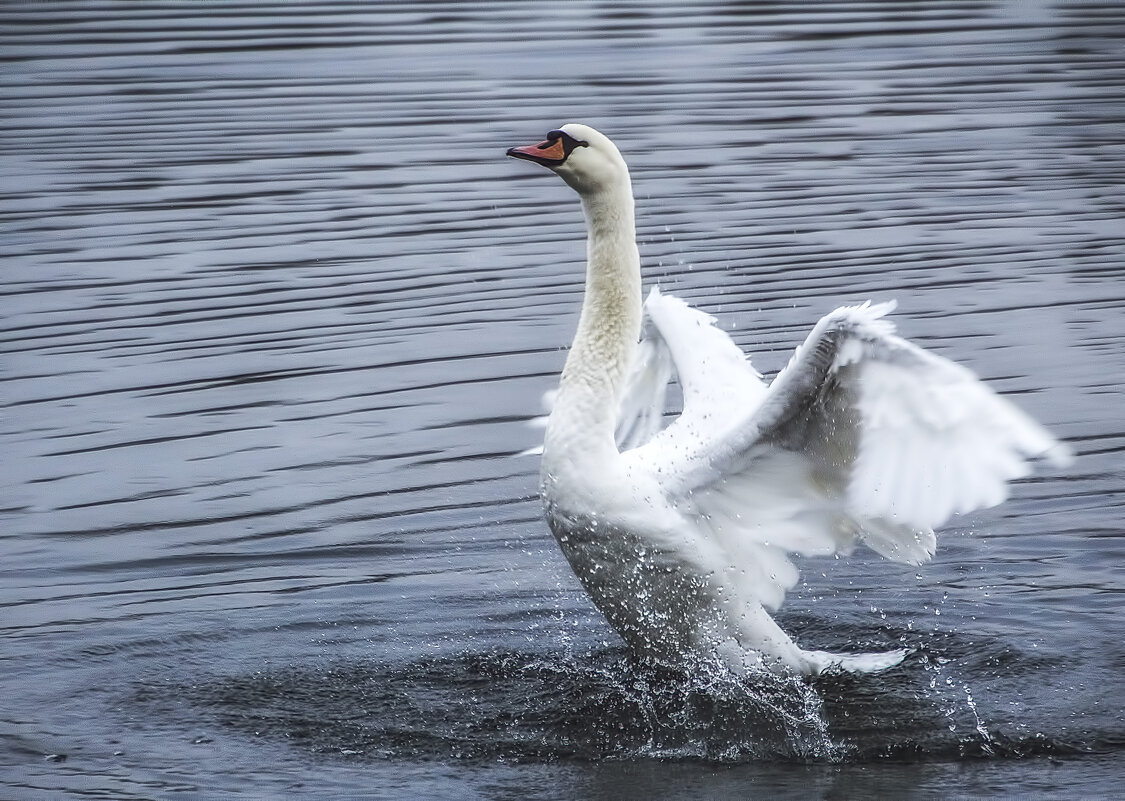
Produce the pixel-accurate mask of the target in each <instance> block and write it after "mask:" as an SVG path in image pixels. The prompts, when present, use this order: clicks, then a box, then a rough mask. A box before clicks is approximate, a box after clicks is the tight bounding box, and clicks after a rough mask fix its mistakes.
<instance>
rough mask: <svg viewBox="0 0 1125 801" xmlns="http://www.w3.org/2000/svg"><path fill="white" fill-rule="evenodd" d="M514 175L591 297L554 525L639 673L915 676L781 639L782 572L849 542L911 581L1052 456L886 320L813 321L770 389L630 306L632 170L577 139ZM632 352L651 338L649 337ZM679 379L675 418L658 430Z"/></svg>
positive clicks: (731, 350)
mask: <svg viewBox="0 0 1125 801" xmlns="http://www.w3.org/2000/svg"><path fill="white" fill-rule="evenodd" d="M508 155H509V156H512V157H514V158H517V159H523V160H527V161H531V162H534V163H536V164H540V165H543V166H544V167H547V168H549V169H550V170H552V171H553V172H555V173H556V174H557V175H558V176H559V177H560V178H562V179H563V181H565V182H566V183H567V184H569V185H570V186H571V187H572V188H573V189H574V190H575V191H577V193H578V195H579V198H580V199H581V202H582V209H583V212H584V215H585V220H586V227H587V236H588V239H587V266H586V286H585V294H584V297H583V301H582V309H581V314H580V316H579V321H578V329H577V332H576V334H575V336H574V342H573V344H572V346H571V348H570V351H569V353H568V356H567V359H566V364H565V366H564V368H563V372H562V376H561V379H560V381H559V385H558V389H557V390H556V391H555V393H554V399H553V408H552V409H551V412H550V415H549V417H548V420H547V428H546V434H545V438H544V442H543V448H542V462H541V470H540V492H541V496H542V499H543V503H544V508H545V515H546V519H547V523H548V525H549V527H550V529H551V532H552V533H553V535H554V537H555V539H556V540H557V541H558V544H559V546H560V548H561V549H562V552H563V554H564V555H565V557H566V559H567V561H568V562H569V563H570V566H571V567H572V569H573V570H574V573H575V575H576V576H577V577H578V579H579V581H580V582H581V583H582V585H583V587H584V588H585V590H586V591H587V592H588V594H589V595H590V598H591V599H592V600H593V602H594V604H595V605H596V606H597V608H598V609H599V610H600V611H601V612H602V614H603V615H604V616H605V618H606V619H607V620H608V622H609V623H610V625H611V626H612V627H613V628H614V629H615V630H616V631H617V632H618V634H620V636H621V638H622V639H623V640H624V641H625V643H626V644H627V645H628V646H629V648H630V649H631V650H632V651H633V652H634V653H635V654H636V655H637V656H638V657H639V658H642V659H646V660H654V661H656V662H658V663H663V664H673V665H686V664H688V663H687V662H686V659H687V658H688V657H689V656H692V655H694V656H695V657H697V658H698V657H703V658H705V659H710V660H714V661H716V662H717V663H719V664H722V665H724V666H726V667H728V668H730V669H732V670H735V671H738V672H739V673H740V674H748V673H749V671H752V670H765V671H769V672H771V673H774V674H777V675H782V676H793V675H803V676H812V675H816V674H818V673H820V672H822V671H824V670H826V669H829V668H833V669H838V670H846V671H852V672H871V671H877V670H883V669H886V668H889V667H892V666H894V665H896V664H898V663H899V662H901V661H902V659H903V658H904V657H905V656H906V654H907V651H906V650H903V649H898V650H894V651H890V652H886V653H875V654H865V653H859V654H855V653H852V654H838V653H829V652H826V651H814V650H805V649H802V648H801V647H799V646H798V645H797V643H796V642H794V640H793V639H792V638H791V637H790V636H789V635H788V634H786V632H785V631H783V630H782V629H781V627H780V626H779V625H778V624H777V623H776V622H775V621H774V620H773V618H772V616H771V613H773V612H776V611H777V609H778V608H779V606H780V605H781V603H782V600H783V598H784V596H785V593H786V591H787V590H789V589H791V588H792V587H793V586H794V584H796V582H797V578H798V573H797V569H796V567H795V565H794V562H793V556H794V555H799V556H801V557H813V556H821V557H823V556H829V555H832V554H847V553H849V552H850V551H851V549H852V548H853V547H854V546H855V545H856V544H857V543H862V544H865V545H866V546H868V547H869V548H871V549H873V550H874V551H876V552H877V553H879V554H881V555H882V556H884V557H886V558H887V559H890V560H893V561H896V562H901V563H905V564H911V565H917V564H921V563H923V562H925V561H927V560H928V559H929V558H930V557H931V556H932V555H933V553H934V548H935V538H934V531H933V530H934V528H935V527H937V526H940V525H941V524H942V523H944V522H945V521H946V520H947V519H949V517H950V516H951V515H953V514H954V513H963V512H968V511H970V510H973V509H978V508H983V507H987V506H993V505H995V504H998V503H1000V502H1001V501H1003V500H1004V499H1005V497H1006V496H1007V482H1008V481H1010V480H1011V479H1014V478H1018V477H1022V476H1025V475H1028V473H1029V472H1030V467H1029V460H1030V459H1033V458H1035V457H1044V458H1046V459H1048V460H1050V461H1051V462H1053V463H1054V464H1056V465H1059V466H1063V465H1065V464H1067V463H1068V461H1069V458H1070V457H1069V451H1068V449H1067V448H1066V446H1065V445H1062V444H1061V443H1059V442H1058V441H1056V440H1055V438H1054V437H1053V436H1051V434H1049V433H1048V432H1047V431H1046V430H1045V429H1043V428H1042V427H1041V426H1040V425H1039V424H1038V423H1036V422H1035V421H1033V420H1032V419H1030V418H1029V417H1028V416H1026V415H1025V414H1024V413H1023V412H1021V411H1019V410H1018V409H1017V408H1016V407H1015V406H1013V405H1012V404H1011V403H1009V402H1008V401H1006V400H1004V399H1002V398H1001V397H1000V396H998V395H996V394H995V393H994V392H992V391H991V390H990V389H988V388H987V387H986V386H985V385H984V384H983V383H981V382H980V381H979V380H978V379H977V378H976V377H975V376H974V375H973V374H972V373H971V372H969V371H968V370H967V369H965V368H963V367H960V366H958V365H956V364H954V363H953V362H951V361H948V360H947V359H944V358H942V357H940V356H936V355H934V354H932V353H929V352H927V351H925V350H923V349H922V348H920V347H918V346H916V345H914V344H912V343H910V342H908V341H906V340H904V339H902V338H900V337H899V336H897V335H896V334H895V331H894V327H893V325H892V324H891V323H890V322H889V321H888V320H887V319H886V317H885V315H886V314H887V313H888V312H890V311H891V310H892V309H893V308H894V304H893V302H885V303H879V304H873V303H871V302H870V301H868V302H866V303H864V304H862V305H858V306H845V307H842V308H839V309H836V310H835V311H833V312H831V313H829V314H828V315H826V316H825V317H824V318H822V319H821V320H820V321H819V322H818V323H817V324H816V326H815V327H814V328H813V330H812V332H811V333H810V334H809V336H808V338H807V339H806V340H805V342H804V344H802V345H801V346H799V347H798V348H797V350H796V352H795V353H794V354H793V356H792V358H791V359H790V361H789V363H788V365H787V366H786V367H785V368H784V369H783V370H782V371H781V372H780V373H779V374H778V375H777V376H776V378H774V380H773V381H772V382H771V383H769V384H768V385H767V384H766V383H765V382H764V381H763V380H762V377H761V376H760V375H759V374H758V373H757V372H756V371H755V370H754V369H753V367H752V366H751V364H750V362H749V361H748V360H747V358H746V357H745V355H744V354H743V353H742V351H741V350H740V349H739V348H738V347H737V346H736V345H735V344H734V342H733V341H731V339H730V338H729V337H728V336H727V335H726V334H725V333H724V332H723V331H722V330H720V329H719V328H718V327H716V325H715V320H714V319H713V318H712V317H710V316H709V315H707V314H705V313H703V312H700V311H697V310H694V309H692V308H690V307H689V306H688V305H687V304H685V303H684V302H683V301H681V300H679V299H677V298H675V297H673V296H671V295H667V294H662V293H661V292H660V291H659V290H658V289H655V288H654V289H653V290H652V291H651V293H650V294H649V295H648V298H647V300H646V301H645V302H644V303H643V306H642V298H641V273H640V259H639V255H638V251H637V244H636V230H635V221H634V206H633V193H632V185H631V182H630V178H629V169H628V166H627V165H626V163H625V160H624V159H623V158H622V157H621V154H620V152H619V151H618V149H617V147H616V146H615V145H614V144H613V142H612V141H610V139H609V138H608V137H606V136H605V135H603V134H601V133H600V132H598V131H596V130H594V129H593V128H591V127H589V126H587V125H581V124H577V123H570V124H567V125H564V126H562V127H561V128H559V129H558V130H554V131H551V132H550V133H548V134H547V138H546V140H545V141H543V142H540V143H538V144H533V145H527V146H522V147H513V148H511V149H510V150H508ZM642 334H643V336H642ZM673 373H674V374H675V375H676V376H677V377H678V380H679V382H680V385H681V388H682V393H683V410H682V412H681V414H680V415H679V416H678V417H677V418H676V419H675V420H674V421H673V422H671V424H669V425H667V426H664V425H663V421H664V405H663V404H664V395H665V390H666V387H667V384H668V383H669V381H670V380H671V379H672V376H673Z"/></svg>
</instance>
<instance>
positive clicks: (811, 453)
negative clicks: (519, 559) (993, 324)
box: [631, 303, 1069, 608]
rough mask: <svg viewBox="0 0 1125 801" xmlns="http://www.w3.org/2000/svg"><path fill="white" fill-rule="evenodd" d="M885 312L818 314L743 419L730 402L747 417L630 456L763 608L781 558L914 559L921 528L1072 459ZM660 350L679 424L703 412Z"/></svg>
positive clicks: (879, 308) (788, 583)
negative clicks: (673, 386)
mask: <svg viewBox="0 0 1125 801" xmlns="http://www.w3.org/2000/svg"><path fill="white" fill-rule="evenodd" d="M892 308H893V303H885V304H880V305H874V306H873V305H871V304H869V303H865V304H863V305H862V306H852V307H844V308H840V309H837V310H836V311H834V312H832V313H831V314H829V315H827V316H826V317H824V318H823V319H822V320H821V321H820V322H819V323H818V324H817V326H816V327H815V328H814V329H813V331H812V333H811V334H810V335H809V337H808V339H807V340H806V341H805V343H804V344H803V345H801V346H800V347H799V348H798V349H797V351H796V352H795V354H794V355H793V358H792V359H791V360H790V362H789V365H788V366H787V367H786V368H785V369H784V370H783V371H782V372H781V373H779V374H778V376H777V378H775V379H774V381H773V383H772V384H771V385H770V386H769V388H768V391H766V392H765V393H764V394H762V395H761V396H760V398H759V399H758V402H757V403H756V404H755V405H754V406H753V407H752V408H750V409H749V410H746V407H744V406H742V405H741V401H740V399H739V398H737V397H732V398H730V399H729V400H728V401H727V402H728V403H731V404H733V405H735V408H739V409H742V410H744V411H742V415H741V417H740V418H739V420H738V421H737V422H736V423H734V424H733V425H732V426H731V427H729V428H728V430H727V431H726V432H725V433H724V434H723V436H721V437H715V436H710V437H699V436H697V435H696V432H695V431H694V430H693V429H692V428H691V427H690V426H680V425H679V424H678V423H677V424H674V425H672V426H670V427H669V428H667V429H665V430H664V431H662V432H661V433H660V434H659V435H657V436H656V437H655V438H653V440H652V441H651V442H650V443H649V444H648V445H646V446H645V447H643V448H639V449H637V450H636V451H633V452H632V454H631V458H632V460H633V461H634V463H635V464H637V465H638V466H641V467H643V468H644V469H646V470H649V471H652V472H654V473H656V474H659V475H660V476H661V478H662V485H663V486H664V487H665V489H666V491H667V492H668V494H669V496H670V500H671V502H672V503H673V504H675V505H676V507H677V509H679V510H680V511H681V512H682V513H683V514H684V515H686V516H690V517H691V518H692V522H693V523H694V525H695V526H696V527H697V528H701V529H704V530H706V531H707V532H708V534H709V536H710V537H711V538H712V539H713V540H714V541H715V542H716V544H718V545H719V547H720V549H721V550H722V551H723V553H724V554H725V555H726V557H727V559H728V562H729V563H730V565H732V566H734V567H736V568H737V569H738V570H740V571H744V572H746V574H747V578H746V581H745V582H740V583H742V584H744V586H747V587H749V588H751V589H750V592H751V593H752V595H753V596H754V597H756V598H757V599H758V600H759V601H760V602H761V603H763V604H764V605H766V606H767V607H770V608H776V607H777V606H778V605H779V604H780V603H781V600H782V598H783V597H784V593H785V591H786V590H787V589H789V588H790V587H792V585H793V584H794V583H795V582H796V580H797V572H796V569H795V568H794V566H793V565H792V563H791V561H790V559H789V554H792V553H800V554H806V555H812V554H829V553H834V552H840V551H847V550H848V549H850V548H851V547H852V545H853V543H854V542H855V540H856V539H857V538H859V539H862V540H863V541H865V542H866V543H867V544H868V545H869V546H870V547H872V548H873V549H874V550H876V551H878V552H879V553H881V554H883V555H884V556H886V557H888V558H890V559H893V560H896V561H900V562H905V563H913V564H917V563H920V562H923V561H925V560H926V559H928V558H929V557H930V556H931V555H932V554H933V550H934V537H933V532H932V528H933V527H935V526H938V525H940V524H941V523H944V522H945V521H946V520H947V519H948V518H949V517H950V516H951V515H952V514H953V513H955V512H966V511H970V510H972V509H977V508H981V507H984V506H990V505H994V504H997V503H999V502H1001V501H1002V500H1004V498H1005V497H1006V496H1007V482H1008V481H1010V480H1011V479H1014V478H1017V477H1020V476H1024V475H1027V474H1028V472H1029V471H1030V467H1029V465H1028V460H1029V459H1030V458H1034V457H1036V456H1046V457H1047V458H1049V459H1051V460H1052V461H1054V462H1056V463H1058V464H1063V463H1065V462H1066V461H1067V460H1068V458H1069V457H1068V452H1067V450H1066V449H1065V447H1064V446H1062V445H1060V444H1059V443H1058V442H1057V441H1056V440H1055V439H1054V438H1053V437H1052V436H1051V435H1050V434H1049V433H1047V432H1046V431H1045V430H1044V429H1043V428H1042V427H1041V426H1039V425H1038V424H1037V423H1036V422H1034V421H1033V420H1031V419H1030V418H1029V417H1027V416H1026V415H1025V414H1023V412H1021V411H1019V410H1018V409H1017V408H1016V407H1015V406H1013V405H1012V404H1011V403H1009V402H1008V401H1006V400H1004V399H1003V398H1001V397H1000V396H998V395H996V394H995V393H994V392H992V391H991V390H990V389H988V388H987V387H986V386H985V385H984V384H982V383H981V382H980V381H979V380H977V378H976V377H975V376H974V375H973V374H972V373H971V372H969V371H968V370H966V369H964V368H962V367H959V366H958V365H955V364H953V363H952V362H950V361H948V360H947V359H944V358H941V357H939V356H936V355H934V354H931V353H928V352H926V351H924V350H922V349H921V348H919V347H917V346H915V345H912V344H911V343H909V342H907V341H906V340H904V339H902V338H901V337H898V336H897V335H896V334H895V333H894V328H893V326H892V324H891V323H890V322H889V321H887V320H885V319H884V315H885V314H886V313H887V312H889V311H890V310H891V309H892ZM712 330H714V331H717V329H712ZM664 333H665V337H666V338H667V336H668V332H664ZM719 333H720V335H721V332H719ZM728 341H729V340H728ZM732 347H733V345H732ZM670 351H671V353H672V354H673V357H674V360H675V364H676V368H677V370H678V372H679V374H680V377H681V380H682V381H685V386H684V395H685V410H684V415H683V419H690V418H691V416H692V415H694V413H695V412H694V410H693V409H692V408H691V404H692V402H693V400H692V399H694V398H697V397H705V398H708V399H709V400H708V401H707V402H706V403H705V404H704V407H703V408H708V406H707V404H709V403H713V402H714V401H713V400H710V398H711V397H712V396H711V395H708V394H706V393H704V392H702V391H700V392H698V393H697V392H696V391H695V390H694V389H691V388H689V386H688V384H689V383H690V382H691V381H692V380H694V379H693V374H692V372H691V371H690V370H686V369H680V365H681V364H682V363H683V361H682V360H681V358H680V357H679V354H680V353H682V354H683V359H685V360H686V359H688V358H694V357H695V354H694V353H693V352H691V351H690V350H687V349H677V348H675V347H670ZM695 378H698V377H695ZM718 389H719V390H721V389H722V388H721V387H719V388H718Z"/></svg>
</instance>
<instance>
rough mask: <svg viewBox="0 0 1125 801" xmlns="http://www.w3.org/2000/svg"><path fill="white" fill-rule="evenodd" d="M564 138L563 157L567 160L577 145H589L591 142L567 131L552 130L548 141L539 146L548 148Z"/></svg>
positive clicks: (542, 148) (541, 148)
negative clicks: (577, 137) (576, 137)
mask: <svg viewBox="0 0 1125 801" xmlns="http://www.w3.org/2000/svg"><path fill="white" fill-rule="evenodd" d="M559 140H562V146H563V159H564V160H565V159H566V157H567V156H569V155H570V154H571V153H572V152H573V151H574V149H575V148H576V147H589V146H590V143H589V142H587V141H586V140H584V139H575V138H574V137H573V136H571V135H570V134H568V133H567V132H566V131H551V132H550V133H548V134H547V141H546V142H544V143H543V144H541V145H540V146H539V149H540V150H546V149H547V147H549V146H550V145H553V144H554V143H555V142H558V141H559Z"/></svg>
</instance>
